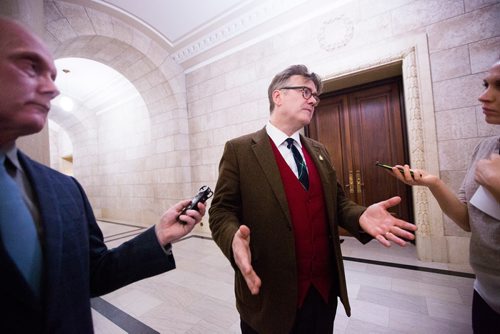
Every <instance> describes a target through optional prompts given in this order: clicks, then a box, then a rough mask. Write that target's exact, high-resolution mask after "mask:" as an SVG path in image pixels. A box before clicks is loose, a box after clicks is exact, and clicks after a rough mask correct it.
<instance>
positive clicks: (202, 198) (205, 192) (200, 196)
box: [177, 186, 214, 224]
mask: <svg viewBox="0 0 500 334" xmlns="http://www.w3.org/2000/svg"><path fill="white" fill-rule="evenodd" d="M213 194H214V192H213V191H212V189H210V187H209V186H203V187H201V188H200V190H199V191H198V193H197V194H196V196H194V197H193V199H192V200H191V202H190V203H189V204H188V205H187V206H186V207H184V208H183V209H182V211H181V213H180V214H179V215H178V216H177V221H178V222H179V223H181V224H186V222H185V221H182V220H180V219H179V217H180V216H181V215H183V214H185V213H186V211H187V210H196V211H198V203H205V202H206V201H207V199H209V198H210V197H212V195H213Z"/></svg>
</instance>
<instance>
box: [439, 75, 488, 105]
mask: <svg viewBox="0 0 500 334" xmlns="http://www.w3.org/2000/svg"><path fill="white" fill-rule="evenodd" d="M482 83H483V75H482V74H473V75H468V76H464V77H459V78H454V79H449V80H444V81H439V82H435V83H434V104H435V108H436V111H442V110H450V109H457V108H464V107H471V106H476V105H477V104H478V102H477V97H478V96H479V95H480V94H481V92H482V87H481V85H482Z"/></svg>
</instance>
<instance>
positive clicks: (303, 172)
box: [286, 138, 309, 190]
mask: <svg viewBox="0 0 500 334" xmlns="http://www.w3.org/2000/svg"><path fill="white" fill-rule="evenodd" d="M286 142H287V145H286V146H287V147H288V148H289V149H290V150H292V154H293V159H294V160H295V164H296V165H297V171H298V173H299V181H300V183H302V186H304V189H305V190H308V189H309V175H308V174H307V168H306V163H305V161H304V159H303V158H302V155H300V152H299V150H298V149H297V147H295V145H294V144H293V142H294V140H293V138H287V139H286Z"/></svg>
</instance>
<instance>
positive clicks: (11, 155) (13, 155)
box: [4, 145, 23, 171]
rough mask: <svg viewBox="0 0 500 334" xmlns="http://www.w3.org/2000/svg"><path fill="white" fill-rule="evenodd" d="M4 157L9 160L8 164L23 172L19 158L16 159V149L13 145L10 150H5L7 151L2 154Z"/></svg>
mask: <svg viewBox="0 0 500 334" xmlns="http://www.w3.org/2000/svg"><path fill="white" fill-rule="evenodd" d="M4 153H5V156H6V157H7V158H9V160H10V162H11V163H12V164H13V165H14V166H15V167H16V168H17V169H18V170H20V171H22V170H23V168H22V167H21V163H20V162H19V158H18V157H17V147H16V145H13V146H12V147H11V148H9V149H7V151H5V152H4Z"/></svg>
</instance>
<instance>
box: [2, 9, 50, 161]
mask: <svg viewBox="0 0 500 334" xmlns="http://www.w3.org/2000/svg"><path fill="white" fill-rule="evenodd" d="M0 15H3V16H7V17H11V18H13V19H16V20H18V21H20V22H23V23H25V24H26V25H28V26H30V27H31V29H32V30H33V31H34V32H36V33H37V34H38V35H39V36H40V37H42V38H43V34H42V32H43V30H44V24H43V22H44V13H43V0H1V1H0ZM17 147H18V148H20V149H21V150H23V152H25V153H26V154H28V155H29V156H30V157H31V158H33V159H35V160H37V161H39V162H41V163H43V164H44V165H47V166H49V165H50V146H49V130H48V126H47V124H45V127H44V128H43V130H42V131H40V132H39V133H37V134H33V135H30V136H25V137H21V138H19V139H18V140H17Z"/></svg>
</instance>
